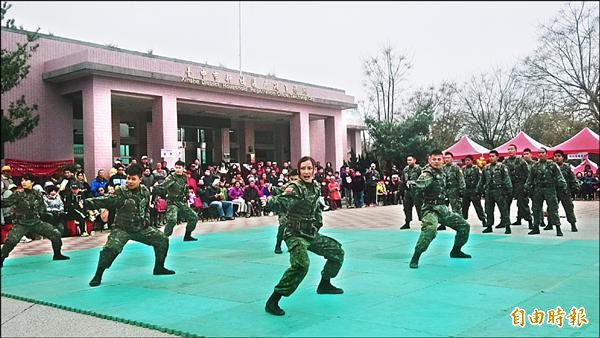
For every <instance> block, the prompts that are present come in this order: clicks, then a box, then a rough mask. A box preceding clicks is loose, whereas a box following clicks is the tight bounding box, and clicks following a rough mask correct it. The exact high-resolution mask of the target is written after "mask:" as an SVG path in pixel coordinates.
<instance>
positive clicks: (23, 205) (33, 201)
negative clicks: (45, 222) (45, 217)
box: [0, 189, 46, 225]
mask: <svg viewBox="0 0 600 338" xmlns="http://www.w3.org/2000/svg"><path fill="white" fill-rule="evenodd" d="M0 206H1V207H2V208H6V207H10V206H12V207H14V211H15V221H14V222H15V224H21V225H30V224H35V223H37V222H39V221H40V215H41V214H43V213H44V212H45V211H46V204H45V203H44V197H43V195H42V193H40V192H39V191H35V190H33V189H27V190H17V191H15V193H14V194H12V195H10V196H9V197H8V198H5V199H2V200H0Z"/></svg>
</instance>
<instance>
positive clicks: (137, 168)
mask: <svg viewBox="0 0 600 338" xmlns="http://www.w3.org/2000/svg"><path fill="white" fill-rule="evenodd" d="M143 172H144V169H143V168H142V166H141V165H139V164H133V165H130V166H129V168H127V171H126V172H125V173H126V174H127V175H128V176H137V177H142V173H143Z"/></svg>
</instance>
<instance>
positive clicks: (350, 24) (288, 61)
mask: <svg viewBox="0 0 600 338" xmlns="http://www.w3.org/2000/svg"><path fill="white" fill-rule="evenodd" d="M10 3H11V4H13V7H12V8H11V9H10V10H9V12H8V17H9V18H14V19H15V20H16V24H17V26H20V25H22V26H23V28H25V29H30V30H33V29H35V28H37V27H40V29H41V30H40V31H41V32H42V33H52V34H54V35H55V36H61V37H67V38H72V39H77V40H84V41H89V42H94V43H99V44H108V43H112V44H116V45H117V46H118V47H120V48H124V49H130V50H136V51H140V52H147V51H148V50H149V49H152V50H153V52H154V54H155V55H161V56H167V57H173V58H179V59H184V60H189V61H196V62H207V63H208V64H211V65H217V66H218V65H223V66H226V67H228V68H232V69H238V66H239V49H238V6H239V5H238V2H237V1H233V2H171V1H169V2H57V1H51V2H19V1H11V2H10ZM564 4H565V2H477V3H473V2H242V3H241V13H242V16H241V21H242V70H243V71H248V72H254V73H259V74H267V73H274V74H275V75H276V76H278V77H280V78H286V79H292V80H297V81H302V82H308V83H313V84H318V85H323V86H329V87H334V88H339V89H343V90H345V91H346V93H347V94H349V95H352V96H354V97H355V98H356V99H357V100H358V99H363V98H364V89H363V86H362V82H363V79H364V77H363V75H362V70H361V60H363V59H365V58H366V57H368V56H373V55H376V54H377V53H378V52H379V51H380V50H381V48H382V47H383V45H384V44H386V43H389V44H390V45H391V46H392V47H394V49H396V50H397V51H398V52H402V53H404V54H406V55H408V56H410V57H411V58H412V60H413V65H414V66H413V69H412V70H411V72H410V74H409V84H410V86H411V87H412V88H417V87H420V86H428V85H431V84H434V85H436V84H439V83H440V82H441V81H443V80H454V81H459V82H460V81H463V80H466V79H468V78H469V77H470V76H471V75H473V74H476V73H479V72H484V71H488V70H490V69H492V68H493V67H495V66H510V65H513V64H515V63H516V61H517V60H518V59H520V58H522V57H524V56H526V55H528V54H529V53H531V52H532V51H533V49H534V48H535V46H536V40H537V35H538V32H539V30H538V25H539V24H541V23H546V22H549V21H550V20H551V19H552V18H553V17H555V16H556V15H557V14H558V11H559V9H560V8H561V7H562V6H563V5H564Z"/></svg>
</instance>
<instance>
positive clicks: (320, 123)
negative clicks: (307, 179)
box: [310, 119, 326, 166]
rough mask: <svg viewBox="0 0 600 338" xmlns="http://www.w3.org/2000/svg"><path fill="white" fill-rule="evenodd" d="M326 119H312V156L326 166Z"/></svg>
mask: <svg viewBox="0 0 600 338" xmlns="http://www.w3.org/2000/svg"><path fill="white" fill-rule="evenodd" d="M325 143H326V141H325V120H324V119H318V120H311V121H310V156H311V157H312V158H314V159H315V160H316V161H317V162H319V163H321V165H322V166H325Z"/></svg>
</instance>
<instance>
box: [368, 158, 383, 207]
mask: <svg viewBox="0 0 600 338" xmlns="http://www.w3.org/2000/svg"><path fill="white" fill-rule="evenodd" d="M380 179H381V176H380V174H379V171H377V169H376V165H375V163H371V166H370V167H369V169H368V170H367V172H366V173H365V184H366V198H365V205H366V206H367V207H368V206H376V205H377V182H379V180H380Z"/></svg>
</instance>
